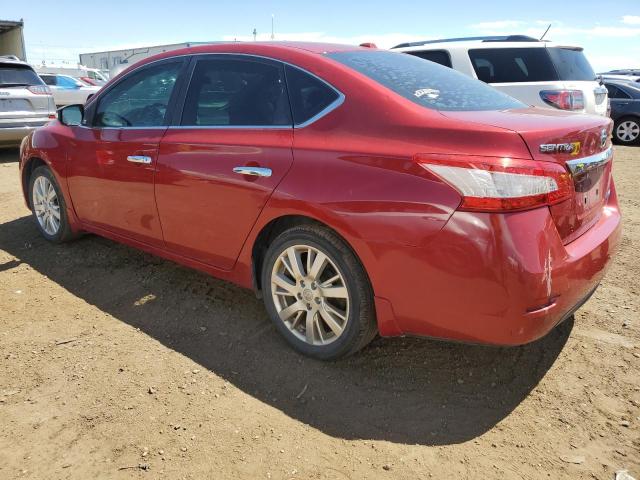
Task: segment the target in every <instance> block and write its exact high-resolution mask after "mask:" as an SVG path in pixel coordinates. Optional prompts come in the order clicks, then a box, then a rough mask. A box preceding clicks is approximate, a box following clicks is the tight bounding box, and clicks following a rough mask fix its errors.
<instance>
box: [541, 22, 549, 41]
mask: <svg viewBox="0 0 640 480" xmlns="http://www.w3.org/2000/svg"><path fill="white" fill-rule="evenodd" d="M550 29H551V24H549V26H548V27H547V29H546V30H545V31H544V33H543V34H542V36H541V37H540V41H542V39H543V38H544V37H545V35H546V34H547V33H548V32H549V30H550Z"/></svg>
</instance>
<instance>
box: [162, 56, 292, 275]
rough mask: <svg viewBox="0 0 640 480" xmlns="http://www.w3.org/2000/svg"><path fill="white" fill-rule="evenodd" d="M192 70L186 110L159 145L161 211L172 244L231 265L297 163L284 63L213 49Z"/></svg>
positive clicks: (224, 265)
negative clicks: (274, 191) (225, 53)
mask: <svg viewBox="0 0 640 480" xmlns="http://www.w3.org/2000/svg"><path fill="white" fill-rule="evenodd" d="M190 70H191V73H190V78H191V80H190V84H189V85H188V88H186V89H185V93H184V95H183V97H184V98H183V100H182V104H183V108H182V112H181V114H180V115H178V116H177V117H176V118H175V119H174V121H173V122H172V125H171V126H170V127H169V128H168V130H167V132H166V134H165V135H164V137H163V139H162V141H161V143H160V150H159V156H158V165H157V173H156V183H155V185H156V187H155V188H156V200H157V205H158V212H159V215H160V220H161V222H162V229H163V233H164V239H165V242H166V245H167V248H168V249H170V250H171V251H173V252H175V253H178V254H180V255H183V256H186V257H189V258H192V259H196V260H198V261H201V262H204V263H207V264H209V265H213V266H216V267H218V268H222V269H230V268H232V266H233V265H234V263H235V260H236V259H237V257H238V254H239V252H240V249H241V248H242V245H243V243H244V241H245V240H246V238H247V236H248V234H249V232H250V231H251V228H252V226H253V225H254V223H255V221H256V220H257V218H258V215H259V214H260V212H261V210H262V208H263V207H264V205H265V203H266V202H267V200H268V198H269V196H270V195H271V193H272V192H273V190H274V188H275V187H276V186H277V185H278V183H279V182H280V180H281V179H282V178H283V176H284V175H285V174H286V173H287V171H288V170H289V167H290V166H291V162H292V161H293V155H292V142H293V126H292V120H291V111H290V107H289V102H288V97H287V90H286V83H285V79H284V70H283V65H282V64H281V63H279V62H276V61H273V60H269V59H264V58H258V57H254V56H244V55H215V54H212V55H202V56H198V57H194V58H193V60H192V64H191V67H190Z"/></svg>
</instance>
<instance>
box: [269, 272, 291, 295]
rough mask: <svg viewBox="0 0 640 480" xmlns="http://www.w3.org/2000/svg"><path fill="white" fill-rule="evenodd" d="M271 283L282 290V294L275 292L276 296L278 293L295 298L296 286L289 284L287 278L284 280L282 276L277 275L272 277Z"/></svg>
mask: <svg viewBox="0 0 640 480" xmlns="http://www.w3.org/2000/svg"><path fill="white" fill-rule="evenodd" d="M272 282H273V283H274V284H275V285H276V286H278V287H280V288H281V289H282V290H284V292H278V291H276V292H275V293H276V294H278V293H284V294H286V295H289V296H292V297H295V296H296V293H297V292H296V286H295V284H293V283H291V282H290V281H289V279H288V278H286V277H285V276H284V275H283V274H281V273H278V274H276V275H274V276H273V278H272Z"/></svg>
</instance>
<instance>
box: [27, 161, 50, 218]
mask: <svg viewBox="0 0 640 480" xmlns="http://www.w3.org/2000/svg"><path fill="white" fill-rule="evenodd" d="M41 166H45V167H49V164H48V163H47V162H45V161H44V160H43V159H42V158H40V157H38V156H32V157H29V159H28V160H27V161H26V162H25V163H24V167H23V168H22V191H23V194H24V200H25V202H26V203H27V206H28V207H29V208H30V209H33V205H31V198H30V195H29V183H30V181H31V175H33V171H34V170H35V169H36V168H38V167H41Z"/></svg>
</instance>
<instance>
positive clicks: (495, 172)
mask: <svg viewBox="0 0 640 480" xmlns="http://www.w3.org/2000/svg"><path fill="white" fill-rule="evenodd" d="M415 160H416V161H417V162H418V163H419V164H420V165H421V166H422V167H423V168H425V169H426V170H428V171H430V172H431V173H433V174H434V175H436V176H437V177H439V178H440V179H442V180H443V181H444V182H446V183H448V184H449V185H451V187H453V188H454V189H455V190H457V191H458V192H459V193H460V195H461V196H462V203H461V204H460V207H459V209H460V210H472V211H482V212H497V211H499V212H502V211H513V210H526V209H531V208H537V207H541V206H545V205H553V204H556V203H560V202H562V201H564V200H567V199H569V198H571V196H572V195H573V193H574V192H573V183H572V181H571V176H570V174H569V172H568V171H567V170H566V169H565V168H564V167H563V166H561V165H559V164H556V163H550V162H538V161H535V160H519V159H512V158H498V157H479V156H465V155H439V154H419V155H416V157H415Z"/></svg>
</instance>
